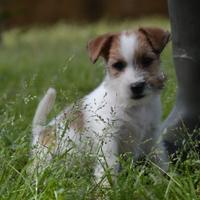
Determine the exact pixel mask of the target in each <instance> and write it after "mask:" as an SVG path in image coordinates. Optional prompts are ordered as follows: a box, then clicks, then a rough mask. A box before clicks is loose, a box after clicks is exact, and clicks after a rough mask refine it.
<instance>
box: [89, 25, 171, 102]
mask: <svg viewBox="0 0 200 200" xmlns="http://www.w3.org/2000/svg"><path fill="white" fill-rule="evenodd" d="M169 38H170V34H169V32H168V31H164V30H163V29H160V28H150V27H145V28H139V29H137V30H135V31H125V32H121V33H108V34H105V35H102V36H99V37H97V38H95V39H93V40H91V41H90V42H89V43H88V46H87V47H88V51H89V56H90V59H91V61H92V62H93V63H95V62H96V61H97V60H98V58H99V57H103V58H104V60H105V62H106V69H107V75H106V79H105V81H106V84H107V86H108V87H110V89H111V91H114V92H115V93H116V94H117V95H118V96H120V97H122V98H125V99H127V100H130V101H139V100H140V99H143V98H145V97H148V96H151V95H152V94H155V93H158V92H159V91H160V90H161V89H162V88H163V85H164V81H165V77H164V75H163V73H162V72H161V71H160V54H161V52H162V50H163V49H164V47H165V46H166V44H167V43H168V41H169Z"/></svg>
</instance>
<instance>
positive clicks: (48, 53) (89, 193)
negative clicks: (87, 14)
mask: <svg viewBox="0 0 200 200" xmlns="http://www.w3.org/2000/svg"><path fill="white" fill-rule="evenodd" d="M143 25H148V26H150V25H154V26H160V27H163V28H166V29H170V28H169V22H168V21H167V20H166V19H161V18H158V17H154V18H148V19H141V20H137V21H124V22H105V21H102V22H99V23H97V24H92V25H72V24H71V25H66V24H62V23H60V24H57V25H54V26H52V27H43V26H40V27H31V28H28V29H15V30H11V31H5V32H4V33H3V35H2V36H3V37H2V43H1V44H0V83H1V84H0V94H1V96H0V122H1V123H0V194H1V195H0V199H9V200H11V199H15V200H18V199H20V200H21V199H60V200H62V199H65V200H66V199H69V200H71V199H75V200H79V199H113V200H118V199H121V200H126V199H130V200H133V199H134V200H135V199H138V200H143V199H144V200H151V199H152V200H157V199H160V200H163V199H170V200H176V199H177V200H178V199H179V200H192V199H195V200H196V199H200V183H199V181H200V160H199V156H198V154H197V153H196V152H195V150H193V146H194V145H193V144H192V145H191V151H189V152H188V154H187V155H186V156H185V159H180V158H181V153H180V155H179V157H178V159H177V161H176V162H174V163H171V164H170V169H169V171H168V172H166V173H164V174H163V173H162V172H161V171H160V169H159V168H158V167H157V166H155V165H153V164H152V163H149V162H148V161H146V162H145V163H142V164H137V165H136V164H133V163H132V162H131V160H129V159H128V160H127V161H126V162H124V161H121V164H122V166H123V170H122V171H121V172H120V174H119V175H118V178H117V181H116V183H115V184H114V185H111V186H109V187H107V188H104V187H102V186H100V185H96V184H95V183H94V182H93V177H92V173H91V168H90V167H89V163H90V158H89V156H88V155H85V156H84V157H82V158H81V159H80V158H79V159H77V158H76V156H75V155H74V156H75V157H73V158H70V159H73V160H75V162H73V165H70V162H68V165H67V166H66V163H64V160H65V158H66V157H67V155H65V156H64V157H63V156H61V157H56V158H55V159H54V161H53V162H52V163H51V164H50V165H49V167H48V168H47V169H46V171H45V172H44V173H43V174H38V175H37V176H32V175H30V174H27V170H26V169H27V168H28V166H30V165H31V164H32V163H31V162H32V161H31V160H29V159H28V158H29V150H30V140H31V121H32V118H33V115H34V111H35V109H36V106H37V104H38V102H39V100H40V98H41V97H42V95H43V94H44V93H45V91H46V90H47V89H48V88H49V87H54V88H56V90H57V92H58V97H57V99H56V105H55V107H54V109H53V111H52V113H51V116H50V118H51V117H52V116H55V115H56V113H58V112H59V111H60V110H61V109H62V108H63V107H64V106H66V105H67V104H69V103H70V102H72V101H74V100H77V99H79V98H81V97H82V96H84V95H85V94H87V93H88V92H89V91H91V90H92V89H93V88H95V87H96V86H97V85H98V84H99V83H100V82H101V80H102V78H103V74H104V69H103V63H102V61H99V62H98V63H97V64H96V65H93V64H92V63H91V62H90V61H89V58H88V55H87V51H86V43H87V41H88V40H89V39H90V38H91V37H94V36H96V35H98V34H101V33H105V32H109V31H118V30H124V29H132V28H134V27H138V26H143ZM162 68H163V70H164V71H165V72H166V74H167V76H168V81H167V85H166V88H165V90H164V91H163V93H162V104H163V119H164V118H165V117H166V116H167V114H168V113H169V112H170V110H171V108H172V106H173V103H174V101H175V91H176V81H175V73H174V66H173V61H172V51H171V43H170V44H169V45H168V47H167V48H166V49H165V51H164V52H163V54H162ZM119 159H120V158H119ZM68 160H69V158H68ZM83 160H84V162H83ZM108 174H109V173H108Z"/></svg>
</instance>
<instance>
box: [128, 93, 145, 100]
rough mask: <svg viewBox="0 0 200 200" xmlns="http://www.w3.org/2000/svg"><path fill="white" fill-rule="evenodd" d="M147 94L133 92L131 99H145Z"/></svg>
mask: <svg viewBox="0 0 200 200" xmlns="http://www.w3.org/2000/svg"><path fill="white" fill-rule="evenodd" d="M145 96H146V95H145V94H133V95H132V96H131V99H133V100H140V99H143V98H144V97H145Z"/></svg>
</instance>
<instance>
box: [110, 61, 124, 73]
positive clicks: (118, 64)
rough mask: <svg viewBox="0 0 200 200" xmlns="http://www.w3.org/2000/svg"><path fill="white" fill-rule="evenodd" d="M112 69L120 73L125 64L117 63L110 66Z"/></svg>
mask: <svg viewBox="0 0 200 200" xmlns="http://www.w3.org/2000/svg"><path fill="white" fill-rule="evenodd" d="M112 67H114V68H115V69H117V70H118V71H122V70H123V69H124V68H125V67H126V63H125V62H123V61H118V62H116V63H114V64H112Z"/></svg>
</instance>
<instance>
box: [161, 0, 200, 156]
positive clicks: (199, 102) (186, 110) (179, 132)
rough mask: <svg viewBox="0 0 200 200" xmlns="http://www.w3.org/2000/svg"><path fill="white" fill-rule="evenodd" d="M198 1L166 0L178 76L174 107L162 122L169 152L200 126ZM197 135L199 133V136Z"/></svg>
mask: <svg viewBox="0 0 200 200" xmlns="http://www.w3.org/2000/svg"><path fill="white" fill-rule="evenodd" d="M199 6H200V2H199V1H198V0H190V1H188V0H181V1H180V0H168V7H169V16H170V21H171V30H172V45H173V58H174V62H175V68H176V75H177V85H178V89H177V97H176V103H175V106H174V108H173V110H172V112H171V113H170V115H169V116H168V118H167V119H166V120H165V121H164V123H163V132H164V133H165V134H164V139H165V143H166V146H167V148H168V151H169V153H174V151H175V150H176V149H177V148H179V147H181V145H182V142H183V140H184V139H186V140H187V138H188V136H192V138H193V139H196V138H197V139H199V136H198V135H197V134H196V133H194V130H195V129H198V128H199V127H200V11H199ZM199 135H200V134H199Z"/></svg>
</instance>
